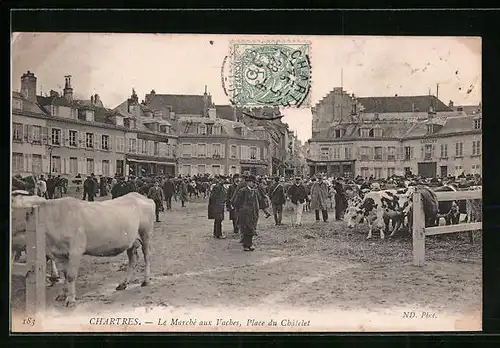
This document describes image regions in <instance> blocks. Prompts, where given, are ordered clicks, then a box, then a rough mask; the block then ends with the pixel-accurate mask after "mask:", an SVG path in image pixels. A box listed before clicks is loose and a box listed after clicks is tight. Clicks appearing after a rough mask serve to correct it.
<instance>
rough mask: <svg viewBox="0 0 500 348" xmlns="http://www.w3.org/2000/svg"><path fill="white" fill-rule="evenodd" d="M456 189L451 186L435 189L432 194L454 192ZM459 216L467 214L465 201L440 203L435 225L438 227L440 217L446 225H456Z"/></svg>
mask: <svg viewBox="0 0 500 348" xmlns="http://www.w3.org/2000/svg"><path fill="white" fill-rule="evenodd" d="M456 191H457V189H456V188H454V187H453V186H451V185H445V186H441V187H437V188H435V189H434V192H456ZM460 214H467V205H466V201H465V200H460V201H440V202H439V215H438V217H437V218H436V223H435V225H436V226H437V225H439V219H440V217H443V218H444V220H445V222H446V225H451V224H458V223H459V222H460Z"/></svg>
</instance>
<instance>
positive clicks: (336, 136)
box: [335, 129, 341, 138]
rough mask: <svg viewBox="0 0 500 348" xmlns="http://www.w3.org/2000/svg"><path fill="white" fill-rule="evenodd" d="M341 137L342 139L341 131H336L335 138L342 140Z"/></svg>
mask: <svg viewBox="0 0 500 348" xmlns="http://www.w3.org/2000/svg"><path fill="white" fill-rule="evenodd" d="M340 137H341V131H340V129H335V138H340Z"/></svg>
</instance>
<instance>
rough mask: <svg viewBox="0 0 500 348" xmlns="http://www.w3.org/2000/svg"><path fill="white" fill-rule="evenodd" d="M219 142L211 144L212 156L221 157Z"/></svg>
mask: <svg viewBox="0 0 500 348" xmlns="http://www.w3.org/2000/svg"><path fill="white" fill-rule="evenodd" d="M221 148H222V145H221V144H212V150H213V157H217V158H218V157H221Z"/></svg>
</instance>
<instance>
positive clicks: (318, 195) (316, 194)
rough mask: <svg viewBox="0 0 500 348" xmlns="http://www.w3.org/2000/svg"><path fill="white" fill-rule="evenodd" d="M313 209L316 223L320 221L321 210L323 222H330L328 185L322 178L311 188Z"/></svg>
mask: <svg viewBox="0 0 500 348" xmlns="http://www.w3.org/2000/svg"><path fill="white" fill-rule="evenodd" d="M311 209H312V210H314V213H315V215H316V221H319V211H320V210H321V214H322V216H323V221H324V222H328V210H327V209H328V185H327V184H326V182H325V181H323V177H322V176H320V177H319V178H318V181H316V182H314V183H313V185H312V187H311Z"/></svg>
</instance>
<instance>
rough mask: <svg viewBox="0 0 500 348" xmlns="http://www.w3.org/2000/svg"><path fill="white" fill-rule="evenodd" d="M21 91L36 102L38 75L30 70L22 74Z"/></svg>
mask: <svg viewBox="0 0 500 348" xmlns="http://www.w3.org/2000/svg"><path fill="white" fill-rule="evenodd" d="M21 93H22V94H23V95H24V97H25V98H26V99H28V100H29V101H32V102H36V76H35V74H33V73H32V72H30V71H29V70H28V72H27V73H25V74H23V76H21Z"/></svg>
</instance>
